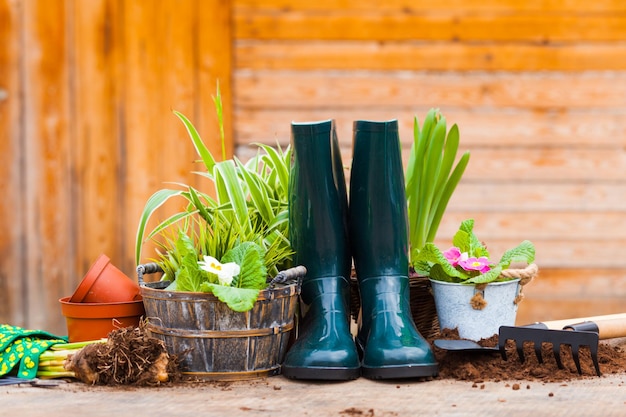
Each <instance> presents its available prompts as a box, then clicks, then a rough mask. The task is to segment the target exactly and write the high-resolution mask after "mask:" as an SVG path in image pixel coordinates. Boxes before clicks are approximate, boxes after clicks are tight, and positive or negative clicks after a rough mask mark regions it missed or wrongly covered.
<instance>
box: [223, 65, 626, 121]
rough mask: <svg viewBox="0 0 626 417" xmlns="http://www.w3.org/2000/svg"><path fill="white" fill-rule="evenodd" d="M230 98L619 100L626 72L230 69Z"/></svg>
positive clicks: (299, 104)
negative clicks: (232, 77)
mask: <svg viewBox="0 0 626 417" xmlns="http://www.w3.org/2000/svg"><path fill="white" fill-rule="evenodd" d="M236 78H237V84H236V86H237V92H236V96H235V100H236V101H235V105H236V106H237V107H240V108H253V109H261V108H265V109H292V110H300V109H307V110H311V109H328V108H333V109H342V108H345V109H348V108H359V109H364V110H366V109H371V108H383V107H384V108H387V109H388V110H394V111H395V109H399V108H416V107H418V108H419V107H429V106H436V107H440V108H444V109H445V108H449V107H456V106H460V107H467V108H473V109H474V111H476V112H479V111H481V110H482V108H484V107H490V108H492V107H495V108H498V107H506V108H527V109H528V108H532V109H535V110H539V111H545V110H548V109H552V110H562V109H569V110H573V109H588V108H598V109H600V108H602V109H611V108H623V107H624V106H625V105H626V72H590V73H573V74H569V75H567V76H565V75H564V74H562V73H552V72H549V73H532V72H529V73H507V72H502V73H500V72H497V73H484V72H476V73H474V72H472V73H463V74H459V73H447V72H444V73H424V72H373V71H361V72H359V71H347V72H323V71H297V72H295V71H255V72H253V73H252V72H249V71H238V72H237V73H236Z"/></svg>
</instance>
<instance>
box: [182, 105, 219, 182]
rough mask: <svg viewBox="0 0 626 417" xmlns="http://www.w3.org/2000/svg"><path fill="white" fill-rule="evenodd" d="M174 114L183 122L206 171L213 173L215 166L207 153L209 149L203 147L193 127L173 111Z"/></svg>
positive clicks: (213, 160) (185, 118)
mask: <svg viewBox="0 0 626 417" xmlns="http://www.w3.org/2000/svg"><path fill="white" fill-rule="evenodd" d="M174 114H175V115H176V116H177V117H178V118H179V119H180V120H181V121H182V122H183V124H184V125H185V128H186V129H187V133H189V137H190V138H191V141H192V142H193V146H194V147H195V148H196V152H197V153H198V155H199V156H200V158H202V162H203V163H204V166H205V168H206V170H207V171H209V172H213V167H214V166H215V158H213V155H212V154H211V152H210V151H209V149H208V148H207V147H206V146H205V145H204V142H203V141H202V139H201V138H200V134H198V131H197V130H196V128H195V126H194V125H193V124H192V123H191V122H190V121H189V119H187V117H185V115H184V114H182V113H180V112H177V111H176V110H174Z"/></svg>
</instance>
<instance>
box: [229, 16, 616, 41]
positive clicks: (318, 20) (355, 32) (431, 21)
mask: <svg viewBox="0 0 626 417" xmlns="http://www.w3.org/2000/svg"><path fill="white" fill-rule="evenodd" d="M234 25H235V38H236V39H264V40H269V39H275V40H277V39H280V40H371V39H377V40H379V41H399V40H422V41H480V42H484V41H489V42H510V41H515V42H536V43H547V42H577V41H596V42H597V41H623V40H625V39H626V15H624V14H615V13H611V12H609V13H606V14H604V13H603V14H600V13H597V14H581V15H579V14H568V13H541V12H539V13H516V14H502V15H497V16H494V15H491V14H489V15H487V14H464V13H462V9H461V10H453V11H451V12H449V13H442V14H427V15H426V14H422V13H411V12H409V11H406V10H405V11H402V12H400V13H379V12H371V13H361V14H359V13H357V12H355V11H351V10H339V11H336V12H335V13H320V14H312V13H292V12H291V11H289V10H288V11H284V12H283V13H269V14H262V13H250V14H236V15H235V16H234Z"/></svg>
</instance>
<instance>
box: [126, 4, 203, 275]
mask: <svg viewBox="0 0 626 417" xmlns="http://www.w3.org/2000/svg"><path fill="white" fill-rule="evenodd" d="M124 5H125V6H126V7H125V9H124V18H125V22H124V46H125V48H126V49H125V51H124V52H125V56H124V62H125V65H126V66H127V70H125V71H124V72H123V73H121V76H122V77H123V81H122V85H123V92H124V94H125V108H124V126H123V136H122V143H121V150H122V160H121V162H122V169H123V171H122V173H123V175H121V176H120V177H118V181H119V183H118V185H117V186H118V187H119V188H120V189H122V190H124V199H125V201H124V204H125V211H124V212H123V213H120V215H121V216H122V217H121V224H122V225H125V226H126V227H125V228H124V229H123V230H120V234H121V247H120V248H119V249H120V256H121V255H122V254H125V256H124V258H122V259H123V260H124V261H125V262H124V264H123V265H124V269H125V270H128V271H130V272H134V269H135V266H134V262H133V263H132V264H131V263H129V262H128V261H129V260H130V259H134V258H130V259H129V258H128V256H127V255H128V254H134V248H135V246H134V241H135V236H136V230H137V224H138V222H139V216H140V213H141V211H142V210H143V207H144V205H145V203H146V201H147V200H148V198H149V197H150V195H152V194H153V193H154V192H156V191H157V190H159V189H162V188H172V187H174V186H172V185H167V184H165V183H166V182H181V183H186V184H190V185H194V181H195V178H194V176H192V175H190V172H191V171H192V170H194V169H195V168H196V167H194V165H193V161H194V159H195V158H196V156H195V155H196V154H195V151H194V150H193V145H192V143H191V141H190V140H189V138H188V136H187V133H186V131H185V129H184V126H183V124H182V123H181V122H180V121H179V120H178V118H177V117H176V116H175V115H174V114H173V113H172V110H177V111H179V112H181V113H183V114H185V115H187V116H188V117H191V118H193V115H194V111H195V109H194V98H195V97H194V95H195V87H196V85H195V84H194V79H195V74H194V71H195V68H194V62H195V55H194V53H195V51H194V42H195V41H194V37H193V35H194V33H193V32H192V31H189V30H187V29H188V27H189V25H191V26H193V24H192V22H193V21H194V19H195V15H196V9H195V7H194V3H193V2H185V3H178V2H171V1H167V2H160V3H158V7H154V5H152V4H147V3H137V2H130V3H124ZM183 22H184V23H183ZM155 28H159V29H158V30H155ZM178 209H179V207H178V205H176V207H172V208H171V210H178ZM171 210H170V207H167V209H164V210H161V211H159V212H158V213H156V214H155V216H154V222H155V223H154V224H156V221H160V220H163V219H165V218H166V217H167V216H169V214H171ZM146 252H149V250H148V249H146ZM149 253H150V256H151V257H153V256H154V252H149Z"/></svg>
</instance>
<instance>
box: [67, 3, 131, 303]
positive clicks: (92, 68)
mask: <svg viewBox="0 0 626 417" xmlns="http://www.w3.org/2000/svg"><path fill="white" fill-rule="evenodd" d="M73 5H74V7H73V10H72V12H73V13H72V15H71V18H72V21H73V35H72V36H71V37H70V39H71V40H72V41H73V45H72V46H73V47H72V50H73V51H74V56H73V61H74V62H73V64H74V66H73V68H74V69H73V71H74V73H73V77H72V90H73V93H74V97H75V99H74V101H73V109H72V113H73V114H74V124H75V125H74V126H75V127H74V134H73V138H72V139H73V141H74V145H73V153H72V155H73V161H72V163H73V165H74V172H75V177H74V181H75V186H74V197H73V198H74V200H75V204H76V209H77V213H76V216H75V217H74V220H73V232H74V235H73V238H74V239H75V240H76V242H77V243H76V255H75V259H74V260H75V268H74V269H73V270H71V271H68V275H69V276H68V282H70V283H71V284H72V285H71V287H70V288H71V290H73V289H74V288H75V287H76V286H77V285H78V282H79V281H80V280H81V279H82V277H83V276H84V274H85V273H86V272H87V270H88V269H89V267H90V266H91V264H92V263H93V262H94V261H95V260H96V258H97V257H98V256H99V255H100V254H101V253H104V254H106V255H107V256H109V257H110V258H111V260H112V262H113V263H114V264H116V265H119V262H120V253H119V252H118V251H119V249H120V248H121V245H120V243H119V230H120V227H121V225H120V223H119V221H120V215H121V211H122V210H121V206H120V198H119V196H120V195H121V194H118V186H119V184H118V181H119V174H120V171H119V160H118V155H119V154H120V149H119V142H118V141H117V140H116V137H118V135H119V132H120V117H121V112H122V106H121V102H120V101H121V100H120V89H119V84H118V83H117V78H116V75H117V71H118V69H119V65H120V46H121V39H120V36H121V27H120V26H119V25H120V23H121V20H120V18H119V17H120V16H121V14H120V10H119V9H118V8H117V7H116V6H117V3H116V2H115V1H111V0H97V1H91V2H89V3H86V2H82V1H75V2H74V3H73ZM84 109H89V111H84ZM114 196H117V198H112V197H114ZM95 219H97V221H95ZM69 294H71V292H70V291H68V293H66V294H65V295H69Z"/></svg>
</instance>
